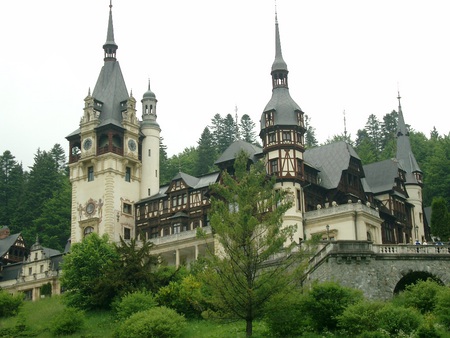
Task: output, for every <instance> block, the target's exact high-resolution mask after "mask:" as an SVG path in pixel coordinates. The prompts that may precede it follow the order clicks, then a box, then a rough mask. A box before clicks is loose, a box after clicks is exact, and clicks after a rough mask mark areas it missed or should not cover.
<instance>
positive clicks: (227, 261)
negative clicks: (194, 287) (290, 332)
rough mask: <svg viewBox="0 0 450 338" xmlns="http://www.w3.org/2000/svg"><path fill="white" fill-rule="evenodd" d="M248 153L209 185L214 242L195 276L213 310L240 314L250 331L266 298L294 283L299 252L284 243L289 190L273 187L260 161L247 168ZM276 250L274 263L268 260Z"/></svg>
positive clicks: (287, 235) (288, 233)
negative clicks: (204, 265) (202, 269)
mask: <svg viewBox="0 0 450 338" xmlns="http://www.w3.org/2000/svg"><path fill="white" fill-rule="evenodd" d="M247 158H248V157H247V155H246V154H245V153H244V152H241V153H240V154H239V155H238V157H237V159H236V162H235V166H234V168H235V176H234V177H232V176H231V175H230V174H228V173H227V172H224V173H223V177H222V181H223V183H222V184H215V185H213V186H212V187H211V190H212V196H213V197H212V198H211V212H210V221H211V228H212V231H213V233H214V234H215V238H216V242H217V243H218V246H216V247H215V248H211V247H210V248H209V249H210V251H211V252H210V253H211V256H208V258H207V266H208V267H209V268H207V269H205V272H204V274H203V275H202V274H200V275H199V278H200V279H201V280H202V282H203V283H204V285H206V286H207V287H208V291H209V292H210V293H211V300H212V303H213V306H214V307H215V309H217V310H218V313H220V314H222V315H223V316H226V317H233V318H240V319H244V320H245V321H246V334H247V336H251V335H252V330H253V320H254V319H256V318H258V317H260V316H261V314H262V308H263V305H264V304H265V303H266V302H267V300H268V299H269V298H270V297H271V296H272V295H273V294H275V293H277V292H279V291H280V290H283V289H284V288H286V287H288V285H289V284H291V283H294V280H295V272H297V271H298V269H294V267H293V263H295V262H297V260H296V258H297V257H299V255H300V254H298V253H297V254H296V253H293V252H292V249H293V247H292V246H290V247H284V244H285V243H286V242H287V241H288V239H290V238H291V237H292V235H293V234H294V230H295V229H294V227H295V226H286V227H283V226H282V217H283V215H284V213H285V212H286V211H287V210H288V209H289V208H290V207H291V205H292V202H291V199H290V198H288V196H290V194H289V193H288V192H287V191H285V190H277V191H275V190H274V189H273V186H274V183H275V178H274V177H272V179H268V177H267V175H266V173H265V169H264V166H263V163H260V162H258V163H257V164H255V165H251V166H250V168H249V169H248V168H247ZM275 206H276V207H275ZM202 235H204V234H203V233H201V232H199V236H202ZM281 252H283V253H284V254H282V255H280V256H279V258H278V260H277V264H272V265H268V264H267V263H268V261H269V260H270V259H271V258H273V256H274V255H276V254H278V253H281ZM289 253H292V254H290V255H289Z"/></svg>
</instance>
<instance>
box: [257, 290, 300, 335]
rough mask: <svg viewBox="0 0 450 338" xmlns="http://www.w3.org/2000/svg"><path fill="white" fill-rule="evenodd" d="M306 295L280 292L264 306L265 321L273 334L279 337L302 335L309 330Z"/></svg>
mask: <svg viewBox="0 0 450 338" xmlns="http://www.w3.org/2000/svg"><path fill="white" fill-rule="evenodd" d="M304 299H305V295H303V294H301V293H300V292H295V291H293V293H290V294H278V295H275V296H274V297H272V298H271V299H270V300H269V301H268V302H267V304H266V305H265V307H264V313H265V316H264V321H265V322H266V324H267V326H268V328H269V330H270V332H271V334H272V335H274V336H277V337H290V336H300V335H301V334H302V333H304V332H305V331H307V328H308V318H307V317H305V315H304V312H305V308H304V307H305V306H304Z"/></svg>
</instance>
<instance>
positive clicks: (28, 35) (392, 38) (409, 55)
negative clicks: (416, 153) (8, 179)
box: [0, 0, 450, 169]
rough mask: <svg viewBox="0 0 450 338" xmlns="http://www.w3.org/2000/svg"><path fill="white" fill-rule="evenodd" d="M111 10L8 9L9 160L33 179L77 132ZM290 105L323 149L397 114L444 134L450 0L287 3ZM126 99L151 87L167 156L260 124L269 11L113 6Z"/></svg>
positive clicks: (171, 4) (231, 3)
mask: <svg viewBox="0 0 450 338" xmlns="http://www.w3.org/2000/svg"><path fill="white" fill-rule="evenodd" d="M108 6H109V1H108V0H77V1H68V0H65V1H64V0H41V1H35V0H14V1H1V2H0V45H1V53H0V101H1V104H0V152H1V153H2V154H3V152H4V151H5V150H10V151H11V152H12V154H13V155H14V156H15V157H16V160H17V161H21V162H23V164H24V167H25V169H27V167H28V166H30V165H32V164H33V157H34V154H36V152H37V149H38V148H41V149H42V150H49V149H50V148H51V147H52V146H53V145H54V144H55V143H60V144H61V145H62V147H63V148H64V149H65V150H66V152H68V142H67V140H66V139H65V137H66V136H67V135H68V134H70V133H71V132H72V131H74V130H75V129H77V128H78V124H79V120H80V117H81V116H82V113H83V106H84V98H85V97H86V95H87V93H88V88H91V90H93V88H94V86H95V83H96V81H97V77H98V75H99V72H100V69H101V67H102V65H103V49H102V46H103V43H104V42H105V41H106V31H107V23H108V13H109V12H108V11H109V8H108ZM277 8H278V21H279V28H280V34H281V44H282V50H283V57H284V60H285V61H286V63H287V65H288V69H289V85H290V93H291V96H292V98H293V99H294V100H295V101H296V102H297V104H299V106H300V107H301V108H302V110H303V111H304V112H305V113H306V114H307V115H309V117H310V118H311V124H312V126H313V127H315V128H316V136H317V138H318V140H319V142H324V141H325V140H326V139H327V138H329V137H332V136H333V135H335V134H341V133H342V132H343V131H344V123H343V111H344V110H345V112H346V120H347V131H348V132H349V133H350V134H351V136H352V137H353V138H354V137H355V136H356V132H357V130H358V129H362V128H363V127H364V125H365V123H366V121H367V118H368V116H369V115H370V114H375V115H376V116H377V117H378V118H379V119H380V120H381V119H382V117H383V116H384V115H385V114H387V113H390V112H391V111H392V110H393V109H397V99H396V96H397V88H398V87H399V88H400V94H401V96H402V108H403V113H404V116H405V120H406V123H408V124H410V125H411V126H412V127H413V128H414V129H415V130H418V131H422V132H424V133H425V134H426V135H427V137H428V136H429V132H430V131H431V129H432V128H433V126H436V128H437V130H438V131H439V133H440V134H441V135H442V134H448V132H449V123H448V116H447V115H448V113H449V107H448V101H449V93H450V80H449V79H450V48H449V46H448V45H449V40H450V20H449V19H448V15H449V13H450V1H448V0H430V1H426V2H425V1H415V0H373V1H372V0H366V1H363V0H353V1H352V0H340V1H336V0H314V1H311V0H310V1H306V0H305V1H300V0H278V1H277ZM113 20H114V33H115V42H116V43H117V45H118V46H119V49H118V51H117V59H118V60H119V63H120V65H121V69H122V72H123V75H124V78H125V83H126V85H127V88H128V91H130V90H132V91H133V96H134V97H135V98H136V99H137V101H138V103H139V105H138V108H139V109H138V117H139V118H140V117H141V112H140V100H141V99H142V95H143V93H144V92H145V91H146V90H147V81H148V78H150V81H151V89H152V91H153V92H154V93H155V94H156V97H157V99H158V107H157V113H158V122H159V124H160V126H161V129H162V132H161V136H162V137H163V138H164V143H165V144H166V145H167V147H168V154H169V156H171V155H173V154H177V153H179V152H181V151H183V149H184V148H185V147H189V146H196V145H197V141H198V139H199V137H200V135H201V132H202V131H203V129H204V128H205V127H206V126H207V125H209V124H210V121H211V118H212V117H213V116H214V114H216V113H219V114H220V115H222V116H223V117H224V116H225V115H226V114H228V113H231V114H233V116H234V110H235V105H237V107H238V114H239V117H240V116H242V115H243V114H248V115H250V117H251V118H252V120H253V121H254V122H255V123H256V124H257V127H258V128H257V132H259V119H260V115H261V112H262V110H263V109H264V107H265V105H266V104H267V102H268V101H269V99H270V97H271V89H272V88H271V77H270V69H271V65H272V62H273V60H274V55H275V38H274V31H275V29H274V27H275V25H274V1H273V0H190V1H187V0H172V1H168V0H126V1H124V0H114V1H113Z"/></svg>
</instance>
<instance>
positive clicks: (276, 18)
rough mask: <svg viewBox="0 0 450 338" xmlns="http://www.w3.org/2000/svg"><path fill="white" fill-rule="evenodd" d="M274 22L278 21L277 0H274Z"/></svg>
mask: <svg viewBox="0 0 450 338" xmlns="http://www.w3.org/2000/svg"><path fill="white" fill-rule="evenodd" d="M275 23H278V12H277V0H275Z"/></svg>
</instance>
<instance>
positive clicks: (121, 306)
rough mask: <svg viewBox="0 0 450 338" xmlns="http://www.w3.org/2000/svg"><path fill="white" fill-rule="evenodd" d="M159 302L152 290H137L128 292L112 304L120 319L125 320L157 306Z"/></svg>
mask: <svg viewBox="0 0 450 338" xmlns="http://www.w3.org/2000/svg"><path fill="white" fill-rule="evenodd" d="M157 305H158V304H157V302H156V300H155V298H154V297H153V294H152V293H151V292H150V291H145V290H144V291H136V292H132V293H127V294H126V295H125V296H123V297H122V298H121V299H119V300H118V301H115V302H114V303H113V305H112V308H113V311H114V312H115V315H116V317H117V319H118V320H125V319H127V318H128V317H130V316H131V315H132V314H134V313H136V312H140V311H145V310H149V309H151V308H153V307H155V306H157Z"/></svg>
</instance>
